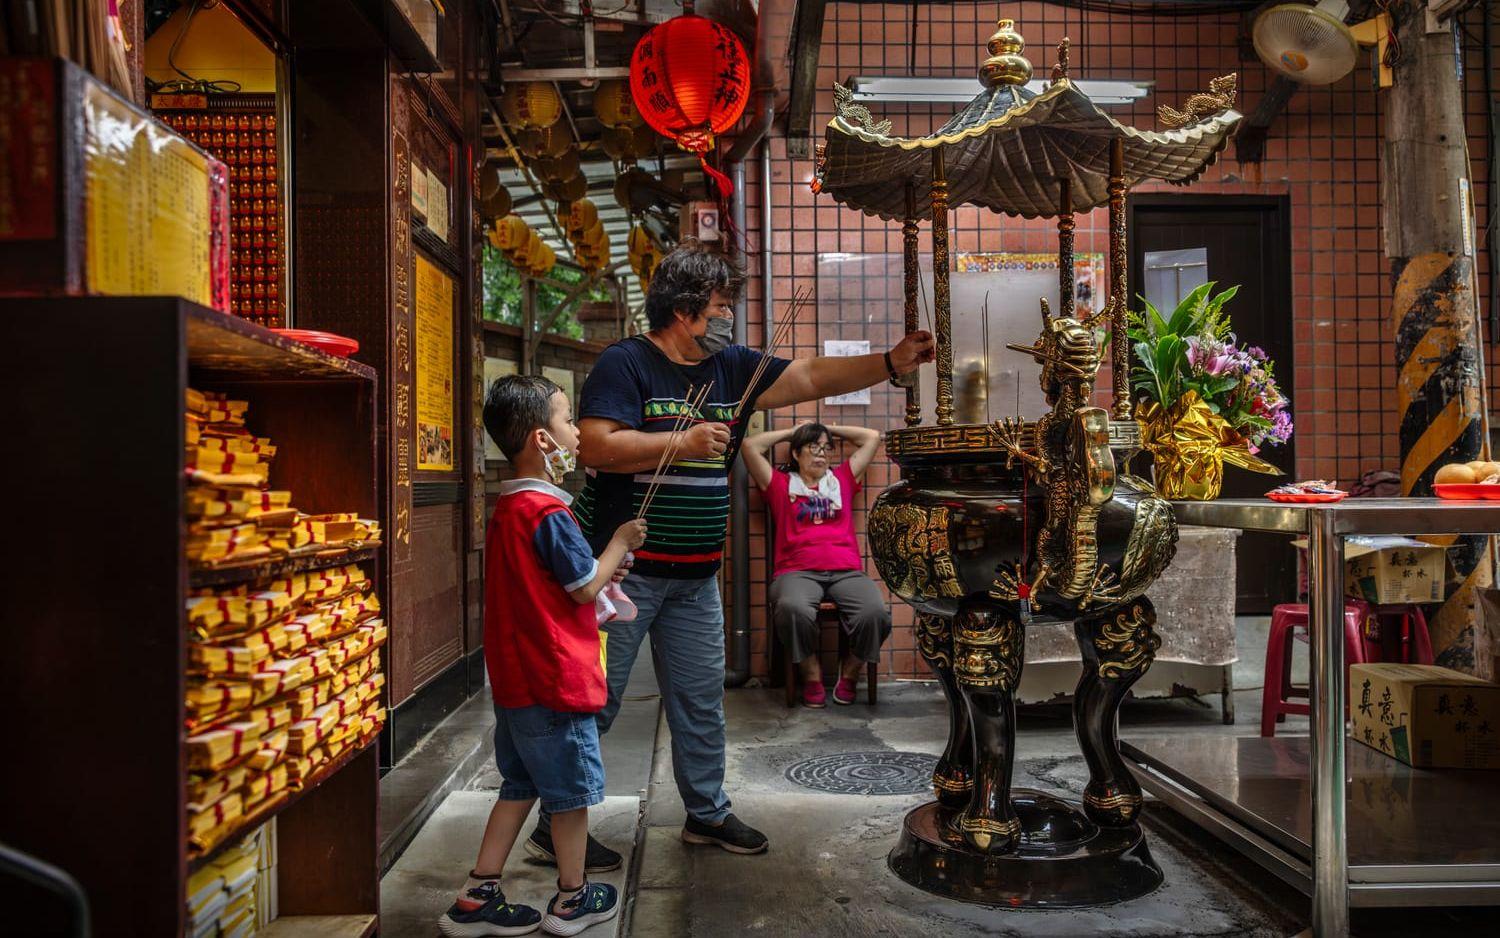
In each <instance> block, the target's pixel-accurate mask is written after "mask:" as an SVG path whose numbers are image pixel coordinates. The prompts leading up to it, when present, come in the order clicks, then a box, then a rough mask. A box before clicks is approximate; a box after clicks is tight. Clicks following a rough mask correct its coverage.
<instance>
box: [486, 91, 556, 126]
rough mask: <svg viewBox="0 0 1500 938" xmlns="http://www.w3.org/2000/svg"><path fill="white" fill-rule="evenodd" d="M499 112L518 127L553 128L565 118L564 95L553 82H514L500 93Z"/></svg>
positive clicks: (508, 121) (511, 124)
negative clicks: (563, 109) (563, 115)
mask: <svg viewBox="0 0 1500 938" xmlns="http://www.w3.org/2000/svg"><path fill="white" fill-rule="evenodd" d="M500 113H501V114H502V115H503V116H504V117H505V122H506V123H507V124H509V125H510V126H512V127H515V128H516V129H518V130H519V129H529V130H535V129H539V128H542V127H551V126H552V125H553V124H556V123H557V120H558V118H560V117H562V98H560V97H559V96H558V94H557V89H556V88H554V87H552V83H551V82H545V81H518V82H513V83H511V84H509V85H506V87H505V93H504V94H502V95H501V96H500Z"/></svg>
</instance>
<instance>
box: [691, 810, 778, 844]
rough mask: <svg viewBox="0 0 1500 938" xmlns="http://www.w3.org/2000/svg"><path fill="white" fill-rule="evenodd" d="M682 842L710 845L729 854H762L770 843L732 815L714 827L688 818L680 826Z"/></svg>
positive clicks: (759, 833)
mask: <svg viewBox="0 0 1500 938" xmlns="http://www.w3.org/2000/svg"><path fill="white" fill-rule="evenodd" d="M682 842H683V843H685V844H712V845H714V846H717V847H723V848H724V849H725V850H728V851H729V852H730V853H764V852H765V850H766V847H768V846H770V841H768V840H766V835H765V834H762V833H761V832H760V831H758V830H756V829H755V828H753V827H751V826H750V825H748V824H746V823H745V822H744V821H741V820H740V819H739V818H737V817H735V816H734V815H732V814H731V815H728V816H727V817H725V818H724V823H723V824H720V825H719V826H718V827H715V826H714V825H712V824H706V823H704V822H703V821H700V820H698V819H696V818H692V817H690V818H688V819H687V823H686V824H684V825H682Z"/></svg>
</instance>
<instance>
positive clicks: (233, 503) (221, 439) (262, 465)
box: [184, 388, 297, 566]
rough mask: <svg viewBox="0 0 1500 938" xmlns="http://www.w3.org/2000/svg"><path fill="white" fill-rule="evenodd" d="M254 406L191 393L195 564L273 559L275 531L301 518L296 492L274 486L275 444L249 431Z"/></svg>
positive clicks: (190, 550) (190, 503) (190, 504)
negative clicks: (295, 505)
mask: <svg viewBox="0 0 1500 938" xmlns="http://www.w3.org/2000/svg"><path fill="white" fill-rule="evenodd" d="M249 407H250V405H249V404H248V403H247V402H245V401H232V400H229V399H228V398H227V397H225V396H224V395H222V394H208V393H204V392H201V391H195V390H193V389H191V388H189V389H188V391H187V436H186V439H187V452H186V454H185V461H184V467H185V469H186V472H187V478H188V491H187V521H188V535H187V556H188V560H189V561H190V562H191V563H193V564H194V565H196V566H230V565H235V564H242V563H250V562H254V561H257V560H265V559H268V558H270V557H271V556H272V553H273V548H272V547H271V545H270V544H268V543H267V540H268V536H269V533H270V532H272V531H276V530H281V529H285V528H287V527H290V526H291V525H292V524H294V523H295V522H296V520H297V510H296V509H295V508H293V507H292V504H291V502H292V494H291V493H290V492H273V491H268V485H269V482H270V478H271V459H272V458H273V457H274V456H275V455H276V447H275V446H273V445H272V444H271V441H270V440H268V439H266V438H265V437H258V436H256V435H255V434H253V433H251V432H250V431H249V430H247V429H246V428H245V412H246V411H247V410H249Z"/></svg>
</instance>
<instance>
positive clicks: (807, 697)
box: [802, 681, 828, 710]
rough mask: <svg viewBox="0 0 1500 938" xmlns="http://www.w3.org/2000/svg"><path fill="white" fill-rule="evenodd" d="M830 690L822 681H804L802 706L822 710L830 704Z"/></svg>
mask: <svg viewBox="0 0 1500 938" xmlns="http://www.w3.org/2000/svg"><path fill="white" fill-rule="evenodd" d="M827 701H828V692H827V691H825V690H824V689H823V682H822V681H803V682H802V706H804V707H811V708H812V709H814V710H821V709H823V708H824V707H826V706H828V703H827Z"/></svg>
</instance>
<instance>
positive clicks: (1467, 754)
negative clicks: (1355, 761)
mask: <svg viewBox="0 0 1500 938" xmlns="http://www.w3.org/2000/svg"><path fill="white" fill-rule="evenodd" d="M1349 717H1350V720H1351V721H1352V723H1353V732H1354V738H1355V739H1357V740H1359V741H1360V742H1362V743H1364V744H1365V745H1367V746H1369V747H1370V748H1372V749H1377V750H1379V751H1381V752H1383V753H1385V754H1386V755H1388V756H1391V757H1393V758H1395V759H1399V760H1400V761H1402V762H1405V763H1406V764H1407V765H1410V766H1414V767H1416V768H1424V769H1500V684H1491V683H1489V682H1488V681H1482V680H1480V679H1479V678H1477V677H1472V676H1470V675H1468V674H1464V673H1462V672H1460V671H1454V670H1452V669H1451V668H1440V667H1438V666H1437V665H1431V664H1356V665H1354V666H1352V667H1351V668H1350V669H1349Z"/></svg>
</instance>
